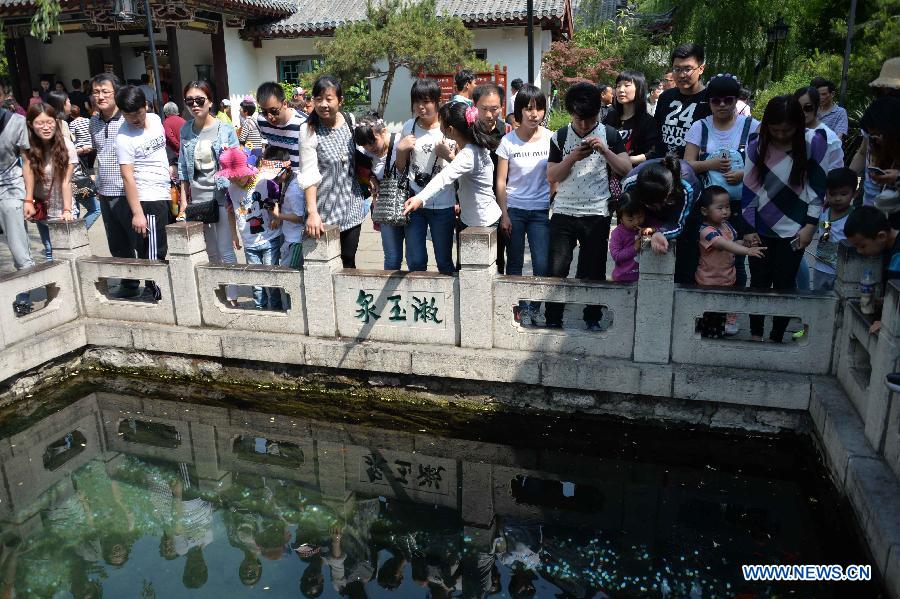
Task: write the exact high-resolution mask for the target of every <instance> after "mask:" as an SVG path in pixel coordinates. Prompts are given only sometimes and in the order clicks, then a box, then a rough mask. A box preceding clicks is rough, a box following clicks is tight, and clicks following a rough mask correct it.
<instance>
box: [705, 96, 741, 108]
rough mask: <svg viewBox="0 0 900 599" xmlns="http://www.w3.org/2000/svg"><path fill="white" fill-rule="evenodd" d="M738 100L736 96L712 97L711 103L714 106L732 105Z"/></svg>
mask: <svg viewBox="0 0 900 599" xmlns="http://www.w3.org/2000/svg"><path fill="white" fill-rule="evenodd" d="M736 101H737V98H736V97H735V96H725V97H723V98H710V99H709V103H710V104H711V105H713V106H730V105H732V104H734V103H735V102H736Z"/></svg>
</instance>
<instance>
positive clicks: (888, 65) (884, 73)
mask: <svg viewBox="0 0 900 599" xmlns="http://www.w3.org/2000/svg"><path fill="white" fill-rule="evenodd" d="M869 86H870V87H887V88H890V89H900V56H895V57H894V58H888V59H887V60H885V61H884V64H883V65H881V73H880V74H879V75H878V79H876V80H875V81H873V82H872V83H870V84H869Z"/></svg>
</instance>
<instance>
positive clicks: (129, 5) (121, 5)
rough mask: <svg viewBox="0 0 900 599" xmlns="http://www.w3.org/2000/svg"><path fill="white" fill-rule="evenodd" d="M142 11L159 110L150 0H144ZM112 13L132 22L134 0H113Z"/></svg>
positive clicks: (159, 97) (158, 86) (157, 68)
mask: <svg viewBox="0 0 900 599" xmlns="http://www.w3.org/2000/svg"><path fill="white" fill-rule="evenodd" d="M144 13H145V14H146V16H147V39H148V40H149V41H150V57H151V59H152V61H153V84H154V87H155V88H156V103H157V105H158V107H157V110H159V109H161V108H162V87H161V85H160V80H159V61H158V60H157V58H156V39H155V38H154V37H153V13H151V12H150V0H144ZM113 15H114V16H115V17H116V18H117V19H118V20H120V21H122V22H123V23H134V21H135V7H134V0H113ZM123 75H124V73H123Z"/></svg>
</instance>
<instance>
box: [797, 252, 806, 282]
mask: <svg viewBox="0 0 900 599" xmlns="http://www.w3.org/2000/svg"><path fill="white" fill-rule="evenodd" d="M796 283H797V289H799V290H800V291H809V264H808V263H807V262H806V252H803V256H802V257H801V258H800V268H798V269H797V281H796Z"/></svg>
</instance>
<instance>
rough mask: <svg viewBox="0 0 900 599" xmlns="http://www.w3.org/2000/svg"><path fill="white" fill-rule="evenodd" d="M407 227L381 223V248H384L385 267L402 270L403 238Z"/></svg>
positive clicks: (386, 268)
mask: <svg viewBox="0 0 900 599" xmlns="http://www.w3.org/2000/svg"><path fill="white" fill-rule="evenodd" d="M404 237H406V227H395V226H393V225H381V249H382V250H384V269H385V270H400V266H401V264H402V263H403V239H404Z"/></svg>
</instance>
